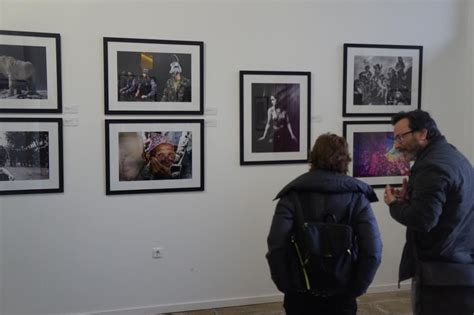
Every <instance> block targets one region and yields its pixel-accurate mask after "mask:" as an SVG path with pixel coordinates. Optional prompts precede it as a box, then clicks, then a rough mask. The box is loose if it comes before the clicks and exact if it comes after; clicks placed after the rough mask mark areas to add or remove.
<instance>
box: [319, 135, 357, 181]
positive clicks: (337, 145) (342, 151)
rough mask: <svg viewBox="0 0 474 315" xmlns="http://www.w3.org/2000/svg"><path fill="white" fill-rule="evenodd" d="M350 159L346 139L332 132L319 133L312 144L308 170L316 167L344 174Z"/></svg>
mask: <svg viewBox="0 0 474 315" xmlns="http://www.w3.org/2000/svg"><path fill="white" fill-rule="evenodd" d="M350 161H352V159H351V156H350V155H349V148H348V145H347V142H346V140H345V139H344V138H343V137H339V136H338V135H335V134H333V133H325V134H322V135H320V136H319V137H318V139H316V142H315V143H314V145H313V149H312V150H311V156H310V165H311V168H310V170H311V171H314V170H317V169H318V170H326V171H332V172H337V173H342V174H346V173H347V171H348V170H349V162H350Z"/></svg>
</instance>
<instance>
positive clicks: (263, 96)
mask: <svg viewBox="0 0 474 315" xmlns="http://www.w3.org/2000/svg"><path fill="white" fill-rule="evenodd" d="M299 112H300V86H299V85H298V84H268V83H253V84H252V152H297V151H298V150H299V129H300V124H299Z"/></svg>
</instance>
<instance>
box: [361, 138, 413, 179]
mask: <svg viewBox="0 0 474 315" xmlns="http://www.w3.org/2000/svg"><path fill="white" fill-rule="evenodd" d="M409 168H410V165H409V163H408V162H406V161H405V159H403V156H402V155H401V153H400V152H398V151H397V150H396V149H395V147H394V140H393V136H392V133H391V132H356V133H354V162H353V176H354V177H379V176H380V177H384V176H403V175H407V174H408V171H409Z"/></svg>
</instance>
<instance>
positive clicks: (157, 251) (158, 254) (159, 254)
mask: <svg viewBox="0 0 474 315" xmlns="http://www.w3.org/2000/svg"><path fill="white" fill-rule="evenodd" d="M152 257H153V258H163V248H161V247H154V248H153V256H152Z"/></svg>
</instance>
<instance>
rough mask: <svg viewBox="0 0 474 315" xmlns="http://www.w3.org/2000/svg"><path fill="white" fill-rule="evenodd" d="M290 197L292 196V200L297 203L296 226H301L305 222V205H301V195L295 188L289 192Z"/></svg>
mask: <svg viewBox="0 0 474 315" xmlns="http://www.w3.org/2000/svg"><path fill="white" fill-rule="evenodd" d="M289 197H290V200H291V202H292V203H293V204H294V205H295V222H296V227H297V228H300V227H302V226H303V224H304V222H305V217H304V211H303V206H302V205H301V201H300V197H299V195H298V192H296V191H295V190H292V191H291V192H290V193H289Z"/></svg>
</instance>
